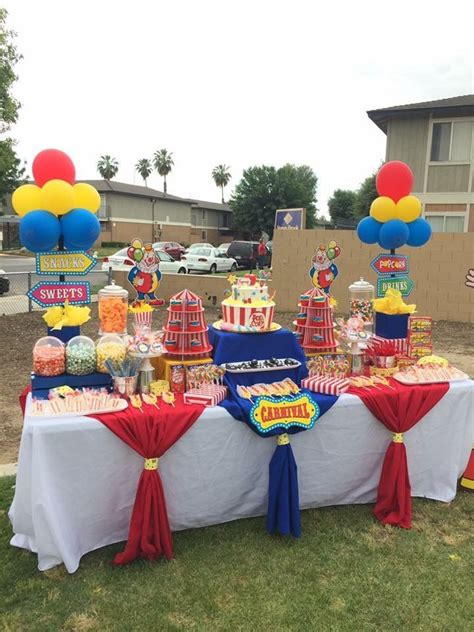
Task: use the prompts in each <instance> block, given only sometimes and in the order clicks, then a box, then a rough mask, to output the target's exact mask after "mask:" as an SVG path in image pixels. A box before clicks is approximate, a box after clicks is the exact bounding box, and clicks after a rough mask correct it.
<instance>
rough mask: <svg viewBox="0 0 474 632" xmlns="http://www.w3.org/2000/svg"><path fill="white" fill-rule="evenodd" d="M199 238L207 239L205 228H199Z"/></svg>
mask: <svg viewBox="0 0 474 632" xmlns="http://www.w3.org/2000/svg"><path fill="white" fill-rule="evenodd" d="M201 239H205V240H206V241H207V230H201Z"/></svg>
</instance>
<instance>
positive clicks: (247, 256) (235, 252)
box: [227, 241, 272, 268]
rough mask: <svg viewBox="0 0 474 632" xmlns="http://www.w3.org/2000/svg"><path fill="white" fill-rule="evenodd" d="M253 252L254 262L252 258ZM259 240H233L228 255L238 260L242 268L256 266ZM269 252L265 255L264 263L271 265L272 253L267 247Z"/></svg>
mask: <svg viewBox="0 0 474 632" xmlns="http://www.w3.org/2000/svg"><path fill="white" fill-rule="evenodd" d="M252 252H253V262H252V261H251V259H252ZM257 252H258V241H233V242H231V244H230V246H229V248H228V250H227V256H228V257H232V258H233V259H235V260H236V261H237V265H238V266H239V267H240V268H251V267H253V268H255V267H256V265H257ZM266 252H267V254H266V255H265V256H264V259H263V265H264V266H265V267H267V266H270V265H271V263H272V253H271V252H270V251H269V250H268V248H267V251H266Z"/></svg>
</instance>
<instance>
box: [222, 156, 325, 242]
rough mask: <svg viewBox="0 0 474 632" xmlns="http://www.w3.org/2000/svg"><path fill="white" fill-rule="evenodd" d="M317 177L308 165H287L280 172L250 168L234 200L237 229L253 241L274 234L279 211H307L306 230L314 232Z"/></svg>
mask: <svg viewBox="0 0 474 632" xmlns="http://www.w3.org/2000/svg"><path fill="white" fill-rule="evenodd" d="M316 188H317V177H316V175H315V173H314V172H313V170H312V169H311V168H310V167H307V166H306V165H302V166H295V165H290V164H287V165H285V166H283V167H281V168H280V169H276V168H275V167H271V166H268V165H263V166H261V167H250V168H249V169H246V170H245V171H244V173H243V176H242V179H241V181H240V182H239V183H238V185H237V186H236V188H235V191H234V193H233V195H232V197H231V199H230V202H229V204H230V206H231V207H232V209H233V211H234V218H233V219H234V225H235V226H237V227H238V228H239V230H240V231H241V232H242V233H244V234H245V235H247V236H249V237H259V236H260V234H261V233H262V232H266V233H268V234H269V235H271V234H272V233H273V227H274V223H275V211H276V210H277V209H279V208H301V207H303V208H306V209H307V221H306V226H307V227H308V228H313V227H314V224H315V211H316Z"/></svg>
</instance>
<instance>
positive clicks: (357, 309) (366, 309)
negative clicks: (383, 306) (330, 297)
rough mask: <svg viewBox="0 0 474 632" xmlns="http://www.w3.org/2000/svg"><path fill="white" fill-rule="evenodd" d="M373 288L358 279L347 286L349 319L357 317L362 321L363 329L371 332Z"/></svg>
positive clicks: (366, 282) (361, 279)
mask: <svg viewBox="0 0 474 632" xmlns="http://www.w3.org/2000/svg"><path fill="white" fill-rule="evenodd" d="M374 290H375V288H374V286H373V285H372V284H371V283H369V282H368V281H364V279H363V278H362V277H360V279H359V281H355V282H354V283H352V285H349V292H350V314H351V317H353V316H359V317H360V318H362V320H363V321H364V329H365V330H366V331H368V332H371V331H372V327H373V322H374V317H373V310H372V301H373V300H374Z"/></svg>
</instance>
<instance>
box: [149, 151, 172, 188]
mask: <svg viewBox="0 0 474 632" xmlns="http://www.w3.org/2000/svg"><path fill="white" fill-rule="evenodd" d="M172 156H173V152H171V151H168V150H167V149H158V150H157V151H155V153H154V155H153V164H154V166H155V169H156V170H157V171H158V173H159V174H160V176H161V177H162V178H163V192H164V194H165V195H166V193H167V186H166V176H167V175H168V174H169V173H170V172H171V169H172V167H173V165H174V162H173V158H172Z"/></svg>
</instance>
